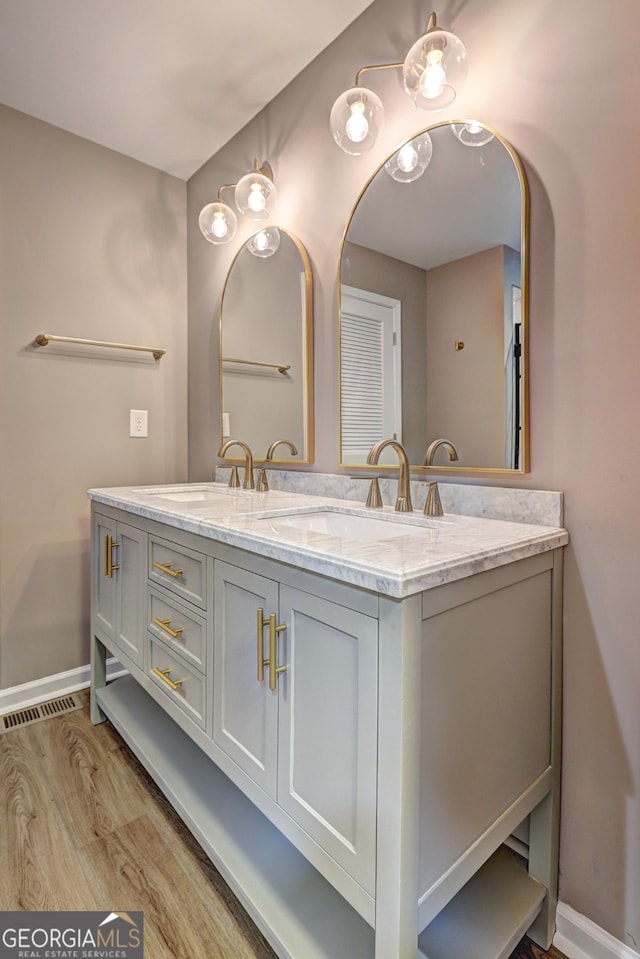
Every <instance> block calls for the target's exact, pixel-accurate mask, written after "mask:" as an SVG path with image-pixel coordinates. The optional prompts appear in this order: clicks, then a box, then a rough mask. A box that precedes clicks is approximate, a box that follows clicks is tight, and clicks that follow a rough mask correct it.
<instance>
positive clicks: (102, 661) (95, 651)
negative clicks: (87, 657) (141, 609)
mask: <svg viewBox="0 0 640 959" xmlns="http://www.w3.org/2000/svg"><path fill="white" fill-rule="evenodd" d="M106 685H107V649H106V646H104V644H103V643H101V642H100V640H99V639H98V637H97V636H94V635H93V633H92V635H91V707H90V715H91V722H92V723H93V725H94V726H97V725H98V724H99V723H103V722H104V721H105V719H106V718H107V717H106V716H105V714H104V713H103V712H102V710H101V709H100V707H99V706H98V704H97V702H96V697H95V691H96V689H102V688H103V687H104V686H106Z"/></svg>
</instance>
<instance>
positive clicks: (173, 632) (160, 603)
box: [147, 589, 207, 673]
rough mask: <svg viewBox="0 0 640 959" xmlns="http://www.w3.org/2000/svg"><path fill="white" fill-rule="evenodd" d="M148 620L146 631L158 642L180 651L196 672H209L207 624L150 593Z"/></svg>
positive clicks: (156, 593) (193, 614) (193, 613)
mask: <svg viewBox="0 0 640 959" xmlns="http://www.w3.org/2000/svg"><path fill="white" fill-rule="evenodd" d="M148 612H149V620H148V625H147V628H148V630H149V632H150V633H151V634H152V635H153V636H156V637H157V638H158V639H161V640H163V642H164V643H165V644H166V645H167V646H170V647H172V648H173V649H175V650H177V652H178V653H180V655H181V656H184V657H185V659H188V660H189V662H191V663H192V664H193V665H194V666H195V667H196V669H199V670H200V671H201V672H203V673H204V672H206V665H205V664H206V658H205V648H206V636H207V624H206V622H205V620H204V619H203V618H202V617H201V616H198V615H197V613H195V612H194V611H193V610H190V609H186V608H185V607H184V606H182V605H181V604H180V603H178V602H175V601H174V600H172V599H169V598H168V597H167V596H163V595H162V594H161V593H160V592H159V591H156V590H154V589H150V590H149V607H148Z"/></svg>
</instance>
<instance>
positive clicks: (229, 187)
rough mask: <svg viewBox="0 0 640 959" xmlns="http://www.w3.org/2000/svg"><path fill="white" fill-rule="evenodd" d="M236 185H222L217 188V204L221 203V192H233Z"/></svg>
mask: <svg viewBox="0 0 640 959" xmlns="http://www.w3.org/2000/svg"><path fill="white" fill-rule="evenodd" d="M236 185H237V184H235V183H223V184H222V186H219V187H218V196H217V199H218V202H220V203H221V202H222V196H221V193H222V191H223V190H235V188H236Z"/></svg>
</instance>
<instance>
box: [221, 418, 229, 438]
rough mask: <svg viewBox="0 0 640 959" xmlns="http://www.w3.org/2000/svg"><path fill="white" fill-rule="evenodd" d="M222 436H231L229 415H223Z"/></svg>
mask: <svg viewBox="0 0 640 959" xmlns="http://www.w3.org/2000/svg"><path fill="white" fill-rule="evenodd" d="M222 435H223V436H231V427H230V426H229V414H228V413H223V414H222Z"/></svg>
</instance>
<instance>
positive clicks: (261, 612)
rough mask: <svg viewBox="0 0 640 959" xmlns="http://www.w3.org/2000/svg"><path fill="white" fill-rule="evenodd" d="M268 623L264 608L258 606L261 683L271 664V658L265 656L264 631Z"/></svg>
mask: <svg viewBox="0 0 640 959" xmlns="http://www.w3.org/2000/svg"><path fill="white" fill-rule="evenodd" d="M266 626H268V623H266V622H265V619H264V609H263V608H262V607H261V606H258V609H257V613H256V646H257V650H256V653H257V663H258V670H257V678H258V682H259V683H263V682H264V667H265V666H268V665H269V660H268V659H265V658H264V631H265V628H266Z"/></svg>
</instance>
